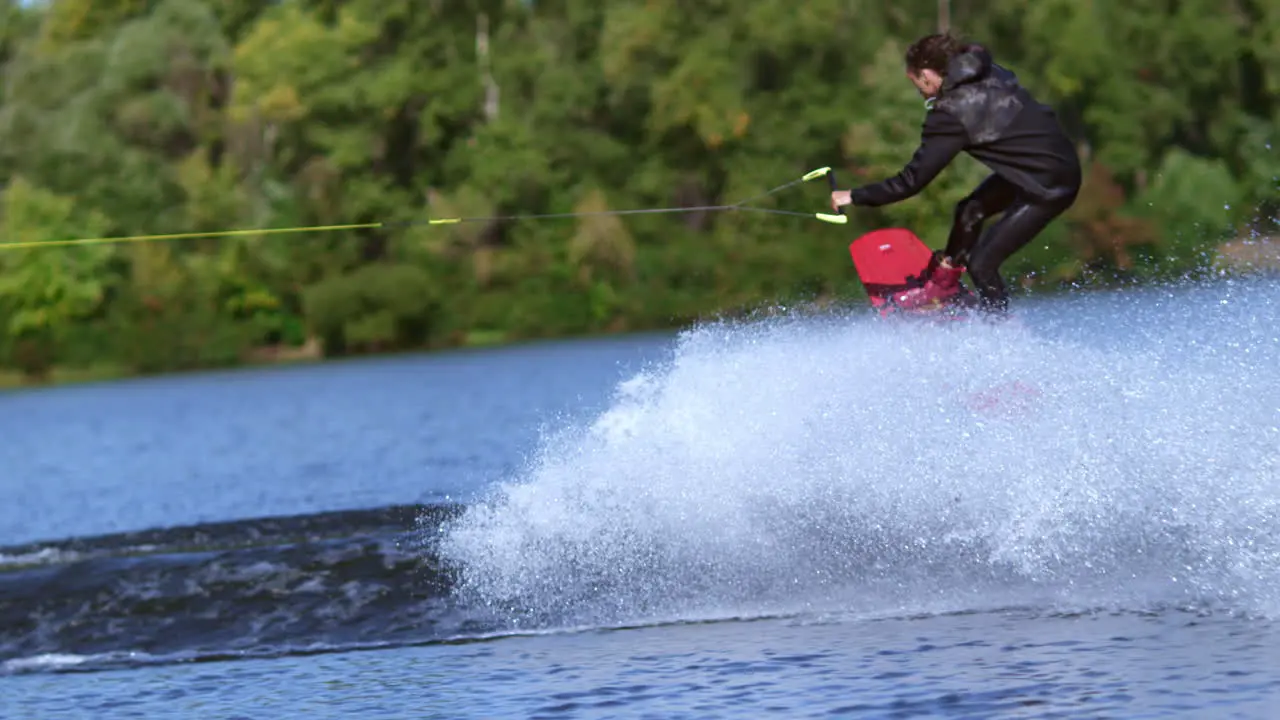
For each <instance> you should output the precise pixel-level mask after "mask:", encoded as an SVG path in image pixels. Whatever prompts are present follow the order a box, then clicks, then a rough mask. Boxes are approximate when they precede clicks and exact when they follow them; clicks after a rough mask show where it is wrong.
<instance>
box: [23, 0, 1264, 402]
mask: <svg viewBox="0 0 1280 720" xmlns="http://www.w3.org/2000/svg"><path fill="white" fill-rule="evenodd" d="M2 1H3V4H0V13H2V19H3V22H0V65H2V67H3V78H4V82H3V86H2V88H0V192H2V197H0V214H2V215H3V226H2V227H3V238H0V242H9V243H13V242H19V243H25V242H44V241H50V240H64V239H72V238H95V237H117V236H131V235H140V234H145V235H152V234H171V233H199V232H210V231H220V230H228V229H255V228H272V227H285V226H297V225H341V224H357V225H366V226H368V227H360V228H354V229H350V230H344V231H327V232H315V233H300V234H296V235H255V234H245V235H238V236H231V237H218V238H193V239H179V240H169V241H154V242H118V243H103V244H98V245H55V246H50V247H41V248H28V247H23V248H16V249H4V248H3V247H2V246H0V364H4V365H7V366H9V367H13V368H17V369H19V370H20V371H21V372H22V373H25V374H26V375H28V376H29V377H32V378H41V377H44V376H45V375H46V374H47V373H48V372H49V371H50V369H51V368H54V367H89V366H96V365H102V364H107V365H110V366H112V367H115V368H118V369H119V371H121V372H128V373H151V372H164V371H171V370H180V369H190V368H201V367H213V366H221V365H230V364H236V363H240V362H244V361H246V360H248V359H254V358H262V357H266V356H267V355H269V354H271V353H281V352H288V351H289V350H288V349H289V348H304V349H306V348H318V349H319V351H320V352H321V353H322V354H324V355H327V356H335V355H343V354H348V353H362V352H379V351H387V350H403V349H414V348H432V347H446V346H456V345H467V344H478V343H488V342H501V341H507V340H515V339H520V338H532V337H547V336H561V335H569V334H583V333H599V332H612V331H623V330H639V329H650V328H659V327H668V326H673V325H680V324H684V323H688V322H690V321H692V320H694V319H697V318H700V317H705V316H707V315H711V314H715V313H722V312H726V311H733V310H734V309H740V308H750V307H752V306H754V305H757V304H761V303H769V302H775V301H779V300H782V301H790V300H795V299H808V300H813V301H817V302H827V301H832V300H841V299H849V298H857V297H858V296H859V294H860V292H861V291H860V288H859V287H858V285H857V281H856V277H855V276H854V274H853V271H852V267H851V264H850V262H849V259H848V254H847V250H846V246H847V244H848V242H849V241H851V240H852V239H853V238H854V237H855V236H856V235H857V234H858V233H861V232H865V231H867V230H870V229H873V228H877V227H884V226H888V225H904V226H907V227H910V228H912V229H913V230H915V231H916V232H917V233H918V234H920V236H921V237H922V238H923V239H924V240H925V241H926V242H927V243H929V244H930V245H932V246H934V247H940V246H941V244H942V243H943V242H945V235H946V230H947V226H948V224H949V222H950V219H951V212H952V206H953V205H954V203H955V202H956V201H957V200H959V199H960V198H961V197H962V196H963V195H964V194H966V193H967V192H968V191H969V190H970V189H971V188H972V186H973V185H974V184H975V183H976V182H977V181H978V180H980V179H981V177H982V176H983V174H984V170H983V168H981V167H980V166H979V165H978V164H977V163H976V162H974V161H972V160H970V159H968V158H967V157H965V158H961V159H960V160H959V161H958V162H957V163H956V164H954V165H953V166H952V167H951V168H949V169H948V170H946V171H945V172H944V173H943V175H942V176H940V177H939V178H938V180H936V181H935V182H934V183H933V185H932V186H930V187H929V188H928V189H927V190H926V191H925V192H924V193H923V194H921V195H920V196H918V197H917V198H915V199H913V200H911V201H908V202H905V203H902V204H900V205H896V206H891V207H888V208H883V209H877V210H858V211H855V213H854V216H853V219H852V220H851V221H850V224H849V225H848V226H844V227H833V226H829V225H822V224H821V223H815V222H814V221H809V220H804V219H799V218H794V217H785V216H777V215H764V214H759V213H726V212H719V213H717V212H691V213H683V214H671V215H651V216H643V215H628V216H609V215H599V214H596V215H591V216H587V217H582V218H578V219H558V220H541V221H493V222H478V223H462V224H457V225H425V224H421V223H422V222H423V221H425V220H427V219H429V218H439V217H453V216H468V217H487V216H494V215H510V214H526V213H573V212H597V211H602V210H621V209H633V208H644V207H668V206H678V207H693V206H711V205H720V204H727V203H734V202H737V201H739V200H741V199H744V198H748V197H751V196H754V195H757V194H759V193H761V192H763V191H764V190H766V189H768V188H770V187H774V186H776V185H779V184H781V183H783V182H786V181H788V180H790V179H792V178H795V177H799V176H800V175H801V174H803V173H804V172H806V171H808V170H811V169H813V168H815V167H821V166H826V165H830V166H833V167H835V168H836V170H837V173H838V176H839V177H841V179H842V181H843V184H845V185H848V184H851V183H853V182H861V181H865V180H875V179H879V178H882V177H885V176H887V175H889V174H891V173H894V172H896V171H897V170H898V169H900V168H901V166H902V165H903V164H904V163H905V162H906V161H907V160H908V159H909V157H910V154H911V152H912V151H913V150H914V147H915V144H916V142H917V141H918V138H919V129H920V122H921V120H922V118H923V113H924V108H923V107H922V104H921V101H920V98H919V97H918V96H917V95H916V94H915V90H914V89H913V88H912V87H911V86H910V85H909V83H907V82H906V79H905V77H904V75H903V63H902V55H903V51H904V50H905V48H906V46H907V45H908V44H909V43H910V42H911V41H912V40H913V39H915V38H916V37H918V36H919V35H921V34H924V33H927V32H931V31H933V30H935V29H936V26H937V24H938V22H939V21H941V22H944V23H950V24H951V25H952V26H953V27H952V30H953V31H954V32H956V33H957V34H960V35H962V36H964V37H966V38H969V39H973V40H977V41H980V42H983V43H984V44H986V45H988V47H990V48H991V49H992V51H993V53H994V54H995V57H996V60H997V62H1000V63H1001V64H1004V65H1006V66H1007V67H1010V68H1011V69H1013V70H1014V71H1015V72H1017V73H1018V75H1019V77H1020V78H1021V79H1022V81H1023V82H1024V83H1025V84H1026V85H1027V86H1029V87H1030V88H1031V89H1032V90H1033V92H1034V93H1036V94H1037V95H1038V96H1039V97H1041V98H1042V99H1044V100H1046V101H1048V102H1050V103H1052V104H1053V105H1054V106H1055V108H1056V109H1057V110H1058V111H1059V114H1060V116H1061V118H1062V119H1063V121H1064V123H1065V124H1066V126H1067V128H1068V130H1069V132H1070V133H1071V134H1072V135H1073V137H1075V138H1076V139H1077V141H1078V144H1079V148H1080V152H1081V155H1082V158H1084V160H1085V164H1086V175H1087V180H1086V185H1085V187H1084V190H1083V192H1082V195H1081V197H1080V199H1079V201H1078V202H1077V204H1076V206H1075V207H1074V208H1073V209H1072V211H1071V212H1070V213H1069V214H1068V215H1067V216H1066V217H1064V218H1062V219H1061V220H1059V221H1057V222H1055V223H1054V225H1053V226H1051V228H1050V229H1049V230H1048V231H1046V233H1045V234H1044V235H1043V236H1042V240H1043V241H1042V242H1037V243H1035V244H1034V246H1033V247H1030V248H1028V249H1027V250H1026V251H1024V252H1023V253H1021V254H1020V255H1018V256H1016V257H1015V260H1014V261H1012V262H1011V263H1010V264H1009V265H1007V266H1006V271H1007V272H1008V273H1009V274H1010V275H1012V276H1013V277H1014V278H1015V281H1016V282H1017V283H1019V284H1021V285H1022V286H1024V287H1045V288H1052V287H1055V286H1060V285H1062V284H1064V283H1078V282H1081V281H1083V280H1086V279H1088V278H1090V277H1094V276H1102V277H1117V276H1120V277H1131V278H1138V279H1143V278H1151V277H1158V276H1168V275H1170V274H1174V275H1176V274H1179V273H1185V272H1188V271H1192V270H1195V269H1197V268H1205V267H1212V266H1214V265H1215V263H1219V262H1221V261H1222V258H1228V259H1229V258H1230V257H1231V256H1232V253H1233V252H1235V253H1237V254H1238V252H1239V246H1238V245H1233V244H1232V243H1233V241H1236V240H1238V239H1239V238H1242V237H1243V238H1248V237H1256V236H1259V235H1263V236H1265V235H1267V234H1268V233H1270V232H1271V225H1272V222H1273V221H1272V219H1271V218H1272V217H1273V215H1274V214H1275V210H1276V194H1275V188H1276V184H1277V180H1276V178H1277V177H1278V176H1280V157H1278V156H1277V153H1276V152H1275V151H1273V149H1272V147H1271V143H1272V139H1273V135H1274V132H1275V129H1276V127H1277V125H1276V119H1277V115H1276V103H1275V100H1276V98H1277V97H1278V93H1280V38H1277V37H1276V35H1277V33H1280V29H1278V28H1280V1H1278V0H1234V1H1233V2H1227V3H1225V4H1224V3H1223V2H1221V0H1214V1H1213V2H1210V1H1209V0H1181V1H1180V2H1178V3H1173V4H1170V3H1168V2H1164V1H1163V0H1162V1H1160V2H1156V1H1154V0H1133V1H1132V2H1127V3H1080V2H1075V1H1074V0H1035V2H1026V0H987V1H983V2H979V1H978V0H952V1H951V2H950V3H943V4H942V5H941V6H940V4H939V2H938V0H928V1H927V2H926V1H925V0H902V1H900V2H872V1H871V0H812V1H811V2H806V3H800V4H796V3H794V2H790V1H789V0H754V1H753V2H751V3H725V2H718V1H712V0H708V1H705V2H677V1H676V0H525V1H523V2H521V1H516V0H507V1H502V0H457V1H454V2H443V1H442V0H430V1H428V2H423V1H422V0H288V1H286V2H273V3H261V2H254V1H253V0H109V1H107V2H102V1H101V0H98V1H96V2H94V1H92V0H50V1H49V2H45V3H41V4H34V5H33V4H24V3H20V2H17V1H16V0H2ZM943 7H945V13H942V17H939V15H940V11H941V10H942V9H943ZM764 204H765V205H766V206H768V207H774V208H778V209H788V210H798V211H813V212H821V211H823V210H824V209H826V208H827V207H828V200H827V193H826V188H825V185H824V184H822V183H810V184H807V185H801V186H799V187H796V188H793V189H790V190H788V191H786V192H783V193H779V194H777V195H774V196H770V197H769V198H767V199H766V200H765V201H764ZM415 223H418V224H415Z"/></svg>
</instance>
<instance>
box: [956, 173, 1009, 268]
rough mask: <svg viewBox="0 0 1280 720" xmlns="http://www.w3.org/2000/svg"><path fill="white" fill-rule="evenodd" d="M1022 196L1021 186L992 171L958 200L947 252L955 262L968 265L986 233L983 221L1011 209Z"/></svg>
mask: <svg viewBox="0 0 1280 720" xmlns="http://www.w3.org/2000/svg"><path fill="white" fill-rule="evenodd" d="M1017 198H1018V188H1017V186H1015V185H1014V184H1013V183H1011V182H1009V181H1008V180H1005V179H1004V178H1002V177H1000V176H999V175H989V176H987V179H986V180H983V181H982V182H981V183H979V184H978V187H976V188H974V190H973V192H971V193H969V195H968V197H966V198H965V199H963V200H961V201H960V202H959V203H957V204H956V212H955V217H954V219H953V220H952V222H951V235H950V236H949V237H948V238H947V248H946V250H944V251H943V254H944V255H946V256H947V257H949V258H951V260H952V263H953V264H955V265H964V264H965V263H966V261H967V256H968V255H969V253H971V252H972V251H973V248H974V246H975V245H976V244H977V242H978V237H979V235H980V234H981V233H982V225H983V223H985V222H986V221H987V218H990V217H991V216H992V215H997V214H999V213H1001V212H1003V211H1004V210H1005V209H1007V208H1008V207H1009V206H1010V205H1012V204H1013V203H1014V201H1015V200H1017Z"/></svg>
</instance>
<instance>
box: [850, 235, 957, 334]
mask: <svg viewBox="0 0 1280 720" xmlns="http://www.w3.org/2000/svg"><path fill="white" fill-rule="evenodd" d="M849 255H850V256H852V258H853V267H854V269H855V270H857V272H858V279H860V280H861V281H862V287H863V288H865V289H866V291H867V297H868V298H869V299H870V301H871V307H873V308H876V309H878V310H880V312H881V314H888V313H890V312H892V311H893V310H894V309H895V308H894V306H893V302H892V296H893V294H894V293H897V292H902V291H904V290H909V289H911V288H915V287H920V286H921V285H923V284H924V281H925V279H926V278H927V277H928V276H929V273H930V272H931V271H932V270H933V251H932V250H930V249H929V247H928V246H927V245H925V244H924V242H923V241H922V240H920V238H919V237H917V236H916V234H915V233H913V232H911V231H910V230H907V229H905V228H885V229H883V230H873V231H871V232H869V233H867V234H865V235H863V236H861V237H859V238H858V239H857V240H854V241H853V242H852V243H850V244H849ZM971 297H972V295H971V294H970V293H969V291H968V290H962V292H961V293H960V295H958V296H957V298H956V302H955V303H954V304H955V305H960V306H963V305H965V304H967V301H968V300H970V299H971ZM924 312H929V311H927V310H926V311H924Z"/></svg>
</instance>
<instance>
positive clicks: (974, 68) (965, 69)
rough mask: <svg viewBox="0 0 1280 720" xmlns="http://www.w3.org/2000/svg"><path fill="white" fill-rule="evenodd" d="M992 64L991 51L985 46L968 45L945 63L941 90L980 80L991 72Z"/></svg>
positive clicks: (944, 90)
mask: <svg viewBox="0 0 1280 720" xmlns="http://www.w3.org/2000/svg"><path fill="white" fill-rule="evenodd" d="M994 64H995V63H994V62H993V61H992V59H991V53H990V52H988V51H987V49H986V48H984V47H982V46H980V45H970V46H969V47H967V48H965V49H964V51H963V52H960V53H957V54H956V55H955V57H953V58H951V60H950V62H948V63H947V77H946V79H945V80H943V82H942V92H946V91H948V90H951V89H953V88H955V87H957V86H960V85H964V84H965V83H971V82H976V81H978V80H982V79H983V78H985V77H987V75H989V74H991V68H992V67H993V66H994Z"/></svg>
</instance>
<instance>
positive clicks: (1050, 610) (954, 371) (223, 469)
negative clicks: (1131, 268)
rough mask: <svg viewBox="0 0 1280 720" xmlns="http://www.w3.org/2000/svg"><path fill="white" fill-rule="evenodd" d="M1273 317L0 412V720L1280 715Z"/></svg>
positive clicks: (1056, 316) (97, 399)
mask: <svg viewBox="0 0 1280 720" xmlns="http://www.w3.org/2000/svg"><path fill="white" fill-rule="evenodd" d="M1278 305H1280V287H1278V286H1277V284H1275V283H1274V282H1271V281H1265V280H1264V281H1253V282H1231V283H1225V282H1224V283H1218V284H1216V285H1213V286H1209V287H1204V288H1182V289H1173V290H1147V291H1141V292H1136V291H1135V292H1128V293H1118V294H1117V293H1092V294H1088V295H1082V296H1080V297H1073V298H1065V299H1054V300H1049V301H1041V302H1024V303H1022V304H1021V305H1020V307H1019V313H1018V315H1017V317H1016V318H1015V319H1014V320H1013V321H1011V322H1008V323H1004V324H996V325H987V324H982V323H949V324H945V325H935V324H928V323H907V324H900V323H899V324H886V323H877V322H873V321H872V320H871V319H869V318H867V317H865V316H856V317H847V316H834V317H830V316H829V317H809V316H796V317H781V318H774V319H770V320H760V321H755V322H743V323H732V324H724V325H712V326H707V327H702V328H698V329H693V330H690V331H689V332H686V333H683V334H681V335H680V336H678V337H673V336H665V335H655V336H644V337H634V338H616V339H610V340H603V341H580V342H571V343H545V344H536V345H529V346H523V347H518V348H509V349H504V350H494V351H484V352H466V353H451V354H441V355H434V356H425V357H407V358H395V359H387V360H373V361H360V362H351V363H336V364H329V365H321V366H311V367H303V368H285V369H272V370H252V371H243V372H235V373H217V374H201V375H191V376H181V377H171V378H163V379H151V380H138V381H130V382H124V383H110V384H101V385H93V386H84V387H68V388H58V389H52V390H43V391H24V392H17V393H7V394H0V425H2V426H3V427H4V432H5V436H6V442H5V443H4V444H3V446H0V468H2V469H0V487H2V488H3V490H4V491H5V496H6V499H8V500H9V502H7V503H4V504H3V506H0V716H3V717H42V718H43V717H64V716H65V717H94V718H99V717H160V716H165V717H192V716H200V717H353V716H356V717H442V718H454V717H503V716H515V717H664V718H666V717H698V718H703V717H760V716H764V715H777V716H781V717H818V716H822V717H828V716H835V717H929V716H931V717H981V718H991V717H1273V716H1274V711H1273V709H1272V708H1273V706H1274V705H1275V704H1276V703H1277V702H1280V655H1278V654H1277V653H1280V651H1278V650H1277V649H1276V648H1278V647H1280V643H1277V640H1280V637H1278V636H1277V635H1278V633H1277V626H1276V624H1275V623H1274V620H1273V618H1274V617H1275V616H1276V613H1277V612H1278V611H1280V602H1278V601H1280V383H1277V382H1276V381H1277V379H1280V375H1278V374H1277V371H1276V369H1275V368H1276V367H1277V365H1276V361H1277V360H1280V326H1277V323H1276V322H1275V319H1276V317H1277V316H1276V312H1275V310H1276V307H1277V306H1278ZM280 516H285V517H280Z"/></svg>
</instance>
